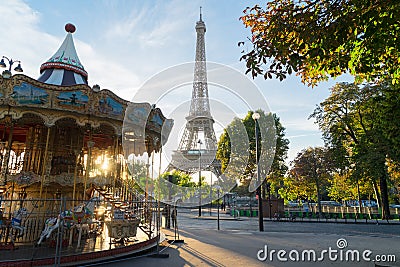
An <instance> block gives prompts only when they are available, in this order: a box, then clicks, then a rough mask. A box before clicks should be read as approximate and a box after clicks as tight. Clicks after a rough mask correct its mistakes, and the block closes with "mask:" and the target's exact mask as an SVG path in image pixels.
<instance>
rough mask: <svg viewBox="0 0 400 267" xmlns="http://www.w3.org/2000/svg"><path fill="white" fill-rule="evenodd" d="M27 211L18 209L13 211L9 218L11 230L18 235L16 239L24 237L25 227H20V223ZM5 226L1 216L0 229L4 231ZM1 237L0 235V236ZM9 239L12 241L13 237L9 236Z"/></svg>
mask: <svg viewBox="0 0 400 267" xmlns="http://www.w3.org/2000/svg"><path fill="white" fill-rule="evenodd" d="M27 214H28V211H27V209H26V208H20V209H18V210H16V211H14V213H13V216H12V218H11V228H12V229H14V230H15V231H16V232H19V235H18V236H17V237H22V236H23V235H24V232H25V227H24V226H22V224H21V222H22V217H23V216H25V215H27ZM7 225H9V224H7V223H6V221H5V220H4V218H3V215H2V214H1V215H0V229H6V228H7ZM0 237H1V235H0ZM11 238H12V239H13V238H14V237H13V236H11Z"/></svg>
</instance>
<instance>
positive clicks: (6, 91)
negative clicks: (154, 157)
mask: <svg viewBox="0 0 400 267" xmlns="http://www.w3.org/2000/svg"><path fill="white" fill-rule="evenodd" d="M65 30H66V31H67V35H66V38H65V40H64V42H63V43H62V44H61V46H60V47H59V49H58V50H57V52H56V53H55V54H54V55H53V56H52V57H51V58H50V59H49V60H48V61H46V62H45V63H43V64H42V65H41V67H40V73H41V75H40V77H39V78H38V79H33V78H30V77H28V76H25V75H22V74H16V75H12V74H11V72H10V70H6V71H4V72H3V74H2V76H0V138H1V140H0V141H1V142H0V164H1V172H0V249H15V248H16V246H18V244H21V246H22V245H26V246H27V245H35V247H36V246H38V245H40V246H46V247H54V248H55V249H56V248H58V247H60V248H62V247H68V246H69V247H74V248H79V247H83V246H84V242H85V241H84V240H83V236H85V235H89V234H92V235H94V236H96V235H99V234H101V233H102V232H103V234H104V231H106V232H107V235H108V238H110V242H109V243H110V247H111V244H112V243H113V242H119V241H120V240H122V239H123V240H126V239H129V238H131V239H132V240H133V241H137V237H136V236H137V234H138V233H137V230H138V227H139V228H140V229H142V230H143V232H145V233H146V234H147V240H149V239H152V238H154V230H153V229H154V228H153V227H152V226H151V224H152V218H153V217H154V216H153V215H152V213H151V210H152V209H153V207H150V206H149V204H148V203H147V201H148V197H147V194H146V193H145V192H140V191H139V190H138V189H134V188H135V187H134V186H133V183H134V182H133V179H132V175H134V174H133V173H131V172H132V170H131V171H129V169H128V165H127V158H126V153H125V155H124V149H128V150H129V153H130V154H131V155H133V156H138V155H142V154H144V153H147V155H151V154H152V153H155V152H158V151H159V150H160V149H161V146H162V142H161V140H166V139H167V138H168V134H169V130H168V129H170V128H171V127H172V120H168V119H166V118H165V117H164V116H163V114H162V112H161V110H160V109H158V108H156V107H155V106H152V105H150V104H148V103H132V102H129V101H126V100H124V99H121V98H120V97H118V96H117V95H115V94H114V93H113V92H111V91H110V90H107V89H102V90H101V89H100V87H99V86H98V85H94V86H92V87H90V86H89V85H88V73H87V72H86V70H85V69H84V67H83V65H82V64H81V62H80V60H79V58H78V56H77V53H76V50H75V46H74V42H73V37H72V34H73V33H74V32H75V27H74V26H73V25H72V24H67V25H66V27H65ZM6 59H7V58H6ZM1 63H2V64H1V65H5V64H4V63H5V62H4V58H3V60H2V62H1ZM9 64H10V62H9ZM19 67H20V66H19ZM10 69H11V66H10ZM128 110H129V112H130V113H129V116H126V112H127V111H128ZM126 118H128V119H126ZM124 120H125V122H124ZM143 122H144V123H143ZM124 125H125V126H124ZM166 129H167V130H166ZM123 130H124V131H123ZM123 132H124V133H125V134H123ZM135 133H140V138H141V142H136V143H137V144H138V145H136V147H133V148H131V147H126V148H125V147H124V148H123V146H122V143H123V142H122V141H123V140H122V139H123V138H131V137H132V136H131V135H132V134H135ZM135 140H137V138H136V139H135ZM147 168H148V166H147ZM149 172H150V170H147V175H148V174H149ZM149 203H153V202H151V201H149ZM60 228H62V229H61V230H62V231H60ZM152 234H153V235H152ZM16 244H17V245H16ZM107 249H109V248H107ZM57 253H60V250H58V252H57ZM53 257H54V256H53Z"/></svg>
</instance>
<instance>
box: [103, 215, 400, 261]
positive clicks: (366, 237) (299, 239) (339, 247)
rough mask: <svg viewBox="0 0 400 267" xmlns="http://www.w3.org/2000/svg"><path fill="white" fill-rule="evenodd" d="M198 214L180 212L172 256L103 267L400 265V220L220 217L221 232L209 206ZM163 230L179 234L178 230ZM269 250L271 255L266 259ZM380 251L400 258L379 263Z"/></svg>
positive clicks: (168, 251) (168, 250)
mask: <svg viewBox="0 0 400 267" xmlns="http://www.w3.org/2000/svg"><path fill="white" fill-rule="evenodd" d="M196 215H197V210H180V211H179V212H178V225H179V227H180V228H179V236H180V239H183V240H184V243H176V244H174V243H173V244H172V245H171V246H169V247H166V248H164V250H163V251H162V253H163V254H169V258H166V259H161V258H149V257H139V258H135V259H130V260H125V261H118V262H115V263H110V264H103V265H99V266H149V267H152V266H163V267H168V266H171V267H175V266H278V267H279V266H366V267H367V266H400V225H376V224H335V223H309V222H303V223H300V222H273V221H265V222H264V230H265V231H264V232H258V231H257V229H258V220H257V218H241V220H231V218H230V217H226V216H221V219H224V220H220V228H221V230H220V231H218V230H216V229H217V221H216V220H215V214H213V215H214V219H212V218H211V217H209V216H207V215H209V214H208V211H207V210H205V211H204V214H203V215H204V216H203V218H202V219H200V218H198V217H197V216H196ZM164 233H166V235H167V238H168V239H171V240H173V239H174V232H172V231H168V230H165V231H164ZM339 239H340V241H338V240H339ZM337 242H339V243H337ZM273 250H274V252H272V251H273ZM279 250H281V252H279V253H280V257H278V251H279ZM325 250H326V252H324V251H325ZM265 251H267V256H268V257H266V259H265V260H264V261H262V260H263V258H265ZM368 251H371V252H370V253H369V252H368ZM314 252H315V260H314V258H313V257H314V254H313V253H314ZM271 253H272V255H271ZM257 254H258V257H259V258H260V259H258V257H257ZM363 255H364V258H363ZM357 256H358V257H359V261H355V260H354V259H357ZM377 256H378V257H380V258H381V259H382V258H385V257H386V258H387V259H389V258H390V259H389V260H391V261H393V258H392V257H393V256H395V257H396V260H397V261H396V262H385V263H383V262H379V263H378V262H374V259H376V258H378V257H377ZM335 257H336V259H335ZM353 257H354V258H353ZM346 258H347V260H346ZM271 259H272V261H271ZM285 259H286V261H282V260H285ZM319 259H321V261H319ZM366 260H370V261H366Z"/></svg>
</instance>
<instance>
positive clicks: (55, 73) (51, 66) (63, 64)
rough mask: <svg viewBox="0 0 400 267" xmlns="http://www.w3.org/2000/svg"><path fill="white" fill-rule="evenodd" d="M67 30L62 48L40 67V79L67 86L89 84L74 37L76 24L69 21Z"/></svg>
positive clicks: (44, 81) (48, 82) (66, 26)
mask: <svg viewBox="0 0 400 267" xmlns="http://www.w3.org/2000/svg"><path fill="white" fill-rule="evenodd" d="M65 30H66V31H67V36H66V37H65V39H64V42H63V43H62V44H61V46H60V48H59V49H58V50H57V52H56V53H55V54H54V55H53V56H52V57H51V58H50V59H49V60H47V61H46V62H45V63H43V64H42V66H41V67H40V73H41V75H40V77H39V78H38V81H40V82H43V83H47V84H54V85H65V86H70V85H76V84H87V78H88V74H87V72H86V71H85V68H84V67H83V65H82V64H81V62H80V60H79V58H78V55H77V53H76V50H75V45H74V40H73V38H72V33H74V32H75V26H74V25H72V24H70V23H68V24H67V25H65Z"/></svg>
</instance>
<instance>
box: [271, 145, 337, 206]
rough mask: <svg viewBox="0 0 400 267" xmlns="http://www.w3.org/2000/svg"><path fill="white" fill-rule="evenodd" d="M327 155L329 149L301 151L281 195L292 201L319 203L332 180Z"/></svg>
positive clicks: (319, 148) (312, 148)
mask: <svg viewBox="0 0 400 267" xmlns="http://www.w3.org/2000/svg"><path fill="white" fill-rule="evenodd" d="M327 155H328V153H327V149H325V148H322V147H309V148H306V149H303V150H302V151H300V152H299V153H298V154H297V156H296V158H295V159H294V160H293V162H292V164H293V166H292V168H291V169H290V171H289V177H287V178H285V180H284V185H285V186H284V187H283V188H282V189H281V190H280V191H279V192H280V194H281V195H282V196H283V197H284V198H286V199H290V200H294V199H312V200H317V201H318V202H319V201H320V200H321V196H322V194H325V191H326V186H327V184H328V179H329V178H330V169H331V162H330V161H329V157H328V156H327ZM318 206H319V207H320V206H321V205H318Z"/></svg>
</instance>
